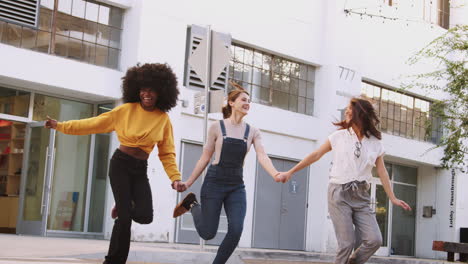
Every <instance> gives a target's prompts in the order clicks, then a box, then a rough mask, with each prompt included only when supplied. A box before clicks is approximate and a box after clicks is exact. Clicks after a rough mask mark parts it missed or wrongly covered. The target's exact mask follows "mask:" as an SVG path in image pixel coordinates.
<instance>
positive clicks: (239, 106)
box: [229, 93, 250, 115]
mask: <svg viewBox="0 0 468 264" xmlns="http://www.w3.org/2000/svg"><path fill="white" fill-rule="evenodd" d="M229 105H230V106H231V108H232V112H233V113H234V112H238V113H240V114H243V115H246V114H248V113H249V110H250V96H249V95H247V94H246V93H240V94H239V96H238V97H237V98H236V100H234V101H230V102H229Z"/></svg>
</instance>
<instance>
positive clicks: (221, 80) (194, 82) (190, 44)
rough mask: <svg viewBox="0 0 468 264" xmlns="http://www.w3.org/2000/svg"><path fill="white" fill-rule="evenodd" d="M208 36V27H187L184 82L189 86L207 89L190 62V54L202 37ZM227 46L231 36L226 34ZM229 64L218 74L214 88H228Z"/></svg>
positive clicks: (212, 87) (229, 43) (229, 44)
mask: <svg viewBox="0 0 468 264" xmlns="http://www.w3.org/2000/svg"><path fill="white" fill-rule="evenodd" d="M205 36H206V28H203V27H200V26H196V25H192V26H190V27H189V28H188V29H187V50H186V54H185V57H186V58H185V75H184V84H185V86H186V87H187V88H192V89H197V90H198V89H205V84H204V83H203V82H202V80H201V79H200V77H199V76H198V75H197V73H196V72H195V71H194V70H192V67H190V65H189V63H188V58H189V56H190V55H191V54H192V53H193V51H194V50H196V49H197V47H198V45H200V43H201V41H202V39H203V38H204V37H205ZM225 42H226V46H228V47H229V46H231V38H230V36H227V35H226V36H225ZM228 67H229V66H227V67H226V68H225V69H224V70H223V71H222V72H221V74H220V75H219V76H218V78H217V79H216V81H214V83H213V85H211V87H210V88H211V89H212V90H221V89H226V88H227V85H228V72H229V69H228Z"/></svg>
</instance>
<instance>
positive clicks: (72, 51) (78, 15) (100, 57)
mask: <svg viewBox="0 0 468 264" xmlns="http://www.w3.org/2000/svg"><path fill="white" fill-rule="evenodd" d="M122 14H123V12H122V10H121V9H119V8H116V7H111V6H107V5H103V4H97V3H94V2H88V1H84V0H59V1H58V4H57V6H55V1H54V0H41V4H40V9H39V25H38V27H37V29H36V28H31V27H27V26H20V25H17V24H12V23H7V22H3V21H0V42H1V43H4V44H8V45H12V46H15V47H19V48H25V49H31V50H35V51H40V52H45V53H48V54H55V55H57V56H61V57H66V58H70V59H75V60H79V61H83V62H87V63H91V64H95V65H99V66H104V67H109V68H113V69H117V68H118V65H119V57H120V52H121V47H120V44H121V39H120V38H121V32H122Z"/></svg>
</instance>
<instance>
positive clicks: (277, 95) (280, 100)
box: [272, 90, 289, 110]
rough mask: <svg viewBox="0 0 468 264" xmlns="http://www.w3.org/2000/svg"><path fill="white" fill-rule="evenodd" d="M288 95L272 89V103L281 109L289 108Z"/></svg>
mask: <svg viewBox="0 0 468 264" xmlns="http://www.w3.org/2000/svg"><path fill="white" fill-rule="evenodd" d="M288 98H289V96H288V94H287V93H283V92H280V91H275V90H273V98H272V105H273V106H276V107H279V108H281V109H285V110H288V108H289V102H288V101H289V100H288Z"/></svg>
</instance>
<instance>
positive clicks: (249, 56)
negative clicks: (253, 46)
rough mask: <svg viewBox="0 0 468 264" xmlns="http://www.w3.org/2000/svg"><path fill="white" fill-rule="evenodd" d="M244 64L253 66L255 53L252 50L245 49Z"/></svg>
mask: <svg viewBox="0 0 468 264" xmlns="http://www.w3.org/2000/svg"><path fill="white" fill-rule="evenodd" d="M244 64H247V65H252V64H253V51H252V50H250V49H245V52H244Z"/></svg>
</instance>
